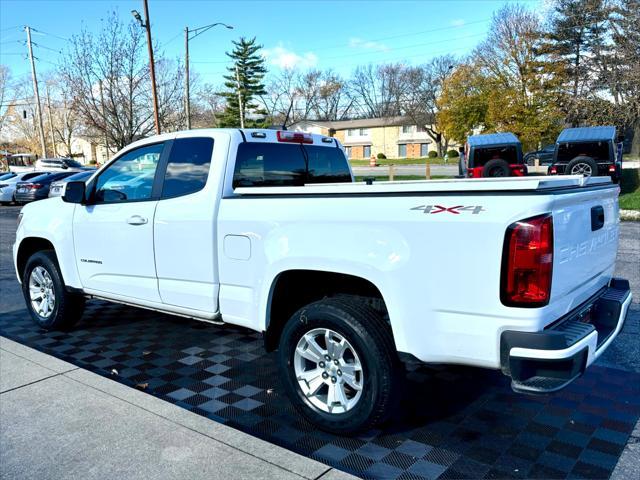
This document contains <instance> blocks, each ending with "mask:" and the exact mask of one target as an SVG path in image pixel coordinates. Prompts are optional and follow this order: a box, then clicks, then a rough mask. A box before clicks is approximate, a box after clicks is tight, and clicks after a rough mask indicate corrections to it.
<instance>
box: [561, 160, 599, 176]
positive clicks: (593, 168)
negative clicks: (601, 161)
mask: <svg viewBox="0 0 640 480" xmlns="http://www.w3.org/2000/svg"><path fill="white" fill-rule="evenodd" d="M574 168H575V169H577V170H581V169H583V170H585V171H586V170H587V169H588V170H589V171H590V173H584V172H582V174H583V175H584V176H585V177H590V176H592V175H593V176H597V175H598V164H597V163H596V161H595V160H594V159H593V158H591V157H582V156H581V157H576V158H574V159H573V160H571V161H570V162H569V163H568V164H567V166H566V167H565V169H564V174H565V175H580V173H581V172H576V173H571V171H572V170H573V169H574Z"/></svg>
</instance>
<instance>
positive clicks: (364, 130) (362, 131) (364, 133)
mask: <svg viewBox="0 0 640 480" xmlns="http://www.w3.org/2000/svg"><path fill="white" fill-rule="evenodd" d="M367 135H369V129H368V128H361V129H360V136H361V137H366V136H367Z"/></svg>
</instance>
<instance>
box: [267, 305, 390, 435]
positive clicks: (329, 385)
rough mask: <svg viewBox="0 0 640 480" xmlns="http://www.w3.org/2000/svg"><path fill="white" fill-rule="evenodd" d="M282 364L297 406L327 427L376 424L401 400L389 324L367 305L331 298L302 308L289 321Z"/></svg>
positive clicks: (336, 430) (342, 430) (355, 427)
mask: <svg viewBox="0 0 640 480" xmlns="http://www.w3.org/2000/svg"><path fill="white" fill-rule="evenodd" d="M278 363H279V366H280V370H281V371H282V372H283V378H284V385H285V390H286V392H287V394H288V395H289V398H290V399H291V401H292V402H293V404H294V406H295V407H296V409H297V410H298V411H299V412H300V413H301V414H302V415H304V417H306V418H307V420H309V421H310V422H311V423H313V424H315V425H317V426H318V427H319V428H321V429H323V430H327V431H330V432H334V433H350V432H355V431H358V430H362V429H366V428H369V427H372V426H374V425H376V424H377V423H380V422H381V421H383V420H384V419H385V418H387V416H388V415H389V413H390V412H391V410H392V406H393V404H394V402H395V401H396V400H397V395H396V394H397V391H398V388H397V386H398V382H399V381H400V378H401V376H400V375H401V373H400V370H399V368H398V365H399V362H398V358H397V355H396V351H395V347H394V343H393V338H392V335H391V331H390V327H389V325H388V324H386V323H385V322H384V320H383V319H382V318H381V316H380V315H379V314H378V313H377V312H376V311H375V310H373V309H372V308H371V307H369V306H368V305H366V304H364V303H360V302H350V301H347V300H343V299H339V298H328V299H324V300H321V301H318V302H315V303H312V304H310V305H307V306H305V307H303V308H301V309H300V310H298V312H296V313H295V314H294V315H293V316H292V317H291V319H290V320H289V322H288V323H287V324H286V325H285V328H284V331H283V333H282V338H281V342H280V349H279V352H278Z"/></svg>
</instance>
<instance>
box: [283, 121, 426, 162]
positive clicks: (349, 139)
mask: <svg viewBox="0 0 640 480" xmlns="http://www.w3.org/2000/svg"><path fill="white" fill-rule="evenodd" d="M289 129H290V130H295V131H299V132H308V133H319V134H322V135H329V130H330V129H333V130H335V137H336V138H337V139H338V140H340V142H341V143H342V144H343V145H344V147H345V150H346V152H347V156H348V157H349V158H353V159H360V158H369V157H371V155H375V156H377V155H378V154H379V153H384V154H385V156H386V157H387V158H419V157H426V156H427V155H428V154H429V151H430V150H436V145H435V142H433V140H431V138H430V137H429V135H428V134H427V132H426V130H425V128H424V127H420V126H417V125H415V124H413V123H412V122H411V120H410V119H409V118H407V117H386V118H364V119H360V120H341V121H334V122H328V121H327V122H325V121H315V120H304V121H301V122H296V123H294V124H293V125H291V126H290V127H289Z"/></svg>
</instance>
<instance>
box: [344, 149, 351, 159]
mask: <svg viewBox="0 0 640 480" xmlns="http://www.w3.org/2000/svg"><path fill="white" fill-rule="evenodd" d="M344 153H345V155H346V156H347V158H351V147H344Z"/></svg>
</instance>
